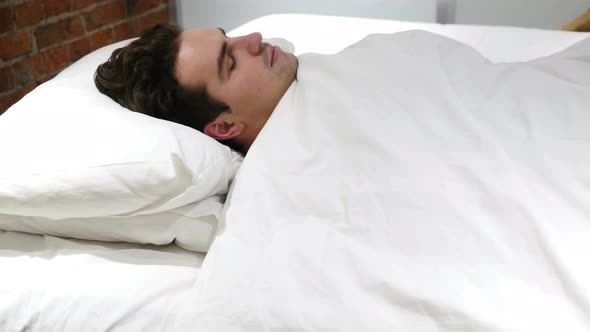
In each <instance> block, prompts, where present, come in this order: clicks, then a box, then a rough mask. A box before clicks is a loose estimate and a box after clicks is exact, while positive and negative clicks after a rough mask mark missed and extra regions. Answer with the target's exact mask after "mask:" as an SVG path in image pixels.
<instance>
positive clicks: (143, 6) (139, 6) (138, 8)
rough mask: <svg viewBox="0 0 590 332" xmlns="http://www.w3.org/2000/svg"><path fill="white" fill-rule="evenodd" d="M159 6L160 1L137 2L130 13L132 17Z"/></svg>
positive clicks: (145, 0)
mask: <svg viewBox="0 0 590 332" xmlns="http://www.w3.org/2000/svg"><path fill="white" fill-rule="evenodd" d="M159 6H160V0H138V1H137V2H136V3H135V7H133V10H132V11H131V14H132V15H137V14H141V13H143V12H146V11H148V10H150V9H154V8H156V7H159Z"/></svg>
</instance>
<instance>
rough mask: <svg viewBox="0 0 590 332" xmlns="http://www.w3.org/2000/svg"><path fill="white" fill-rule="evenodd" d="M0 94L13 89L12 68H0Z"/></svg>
mask: <svg viewBox="0 0 590 332" xmlns="http://www.w3.org/2000/svg"><path fill="white" fill-rule="evenodd" d="M0 77H2V79H0V93H2V92H6V91H10V90H12V89H13V88H14V73H13V71H12V68H10V67H4V68H0Z"/></svg>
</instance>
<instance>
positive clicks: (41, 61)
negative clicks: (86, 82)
mask: <svg viewBox="0 0 590 332" xmlns="http://www.w3.org/2000/svg"><path fill="white" fill-rule="evenodd" d="M168 21H169V16H168V1H167V0H0V114H2V113H3V112H4V111H6V110H7V109H8V108H9V107H10V106H11V105H12V104H14V103H15V102H17V101H18V100H19V99H20V98H22V96H24V95H25V94H26V93H28V92H29V91H31V90H33V89H34V88H35V87H36V86H37V85H39V84H41V83H43V82H45V81H47V80H48V79H50V78H52V77H54V76H55V75H56V74H57V73H58V72H59V71H61V70H62V69H64V68H65V67H67V66H68V65H69V64H71V63H73V62H75V61H76V60H78V59H80V58H81V57H82V56H84V55H86V54H88V53H90V52H91V51H93V50H96V49H98V48H100V47H102V46H105V45H108V44H111V43H114V42H116V41H120V40H123V39H128V38H131V37H135V36H138V35H139V33H140V32H141V31H143V30H144V29H145V28H147V27H150V26H152V25H154V24H156V23H161V22H168Z"/></svg>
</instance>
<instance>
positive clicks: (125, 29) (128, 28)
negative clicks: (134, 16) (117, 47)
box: [113, 22, 137, 41]
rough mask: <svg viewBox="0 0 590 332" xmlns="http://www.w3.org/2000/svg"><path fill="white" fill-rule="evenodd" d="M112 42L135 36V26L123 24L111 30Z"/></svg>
mask: <svg viewBox="0 0 590 332" xmlns="http://www.w3.org/2000/svg"><path fill="white" fill-rule="evenodd" d="M113 32H114V37H115V38H114V41H121V40H125V39H129V38H133V37H136V36H137V29H136V25H135V24H133V22H123V23H121V24H119V25H117V26H115V27H114V28H113Z"/></svg>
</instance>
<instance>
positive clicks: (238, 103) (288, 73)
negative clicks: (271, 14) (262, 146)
mask: <svg viewBox="0 0 590 332" xmlns="http://www.w3.org/2000/svg"><path fill="white" fill-rule="evenodd" d="M296 73H297V58H296V57H295V56H294V55H293V54H291V53H285V52H283V51H282V50H281V49H280V48H279V47H277V46H273V45H270V44H266V43H262V36H261V35H260V34H259V33H253V34H250V35H247V36H241V37H235V38H229V37H226V36H225V33H224V32H223V31H222V30H221V29H203V30H201V29H195V30H187V31H184V32H183V33H182V34H181V37H180V49H179V53H178V58H177V61H176V73H175V74H176V78H177V80H178V82H179V83H180V85H181V86H183V87H184V88H186V89H189V90H192V91H194V90H195V89H197V88H199V87H202V86H205V89H206V91H207V94H208V95H209V96H210V97H212V98H213V99H215V100H217V101H220V102H223V103H224V104H226V105H227V106H228V107H229V109H230V112H224V113H222V114H221V115H220V116H219V117H218V118H217V119H216V120H215V121H214V122H213V123H211V124H210V125H214V124H215V123H217V125H218V127H210V126H209V125H207V126H206V127H205V133H206V134H208V135H209V136H213V137H214V138H218V139H224V138H232V137H225V136H223V135H230V136H231V135H232V133H236V132H235V131H234V132H231V130H230V129H231V125H232V124H238V125H239V124H241V125H242V126H243V128H242V129H243V131H240V133H239V135H242V134H243V135H244V136H242V137H243V138H245V139H246V140H248V138H250V139H251V141H253V140H254V138H255V137H256V135H258V132H260V129H262V127H263V126H264V124H265V123H266V121H267V120H268V118H269V117H270V115H271V113H272V112H273V110H274V109H275V107H276V105H277V104H278V102H279V100H280V99H281V98H282V96H283V94H284V93H285V91H287V89H288V88H289V86H290V85H291V83H292V82H293V80H294V79H295V76H296ZM224 126H225V127H224ZM228 126H229V127H228ZM236 128H237V127H236ZM236 128H234V129H236ZM237 129H239V128H237ZM226 131H230V132H226ZM216 136H217V137H216ZM235 136H238V135H234V136H233V137H235ZM246 143H247V142H246ZM250 143H251V142H250ZM248 145H249V144H248Z"/></svg>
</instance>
